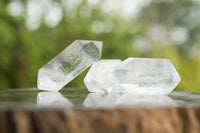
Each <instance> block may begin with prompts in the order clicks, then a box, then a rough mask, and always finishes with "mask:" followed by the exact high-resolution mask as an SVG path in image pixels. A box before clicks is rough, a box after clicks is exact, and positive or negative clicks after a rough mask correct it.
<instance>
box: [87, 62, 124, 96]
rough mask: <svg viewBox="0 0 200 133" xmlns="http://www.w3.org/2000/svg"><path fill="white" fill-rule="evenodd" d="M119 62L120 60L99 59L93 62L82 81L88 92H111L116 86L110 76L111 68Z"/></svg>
mask: <svg viewBox="0 0 200 133" xmlns="http://www.w3.org/2000/svg"><path fill="white" fill-rule="evenodd" d="M120 63H121V60H116V59H113V60H100V61H97V62H95V63H94V64H93V65H92V67H91V68H90V70H89V71H88V73H87V75H86V76H85V79H84V83H85V85H86V86H87V89H88V90H89V91H90V92H108V93H109V92H112V91H113V90H114V91H116V90H117V86H116V84H115V83H113V80H112V78H111V75H110V74H111V71H112V70H113V68H114V67H115V66H117V65H119V64H120Z"/></svg>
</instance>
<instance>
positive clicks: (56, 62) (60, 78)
mask: <svg viewBox="0 0 200 133" xmlns="http://www.w3.org/2000/svg"><path fill="white" fill-rule="evenodd" d="M102 45H103V43H102V42H101V41H88V40H76V41H74V42H73V43H72V44H71V45H69V46H68V47H67V48H65V49H64V50H63V51H62V52H61V53H59V54H58V55H57V56H56V57H55V58H53V59H52V60H51V61H49V62H48V63H47V64H46V65H44V66H43V67H42V68H40V70H39V72H38V81H37V84H38V88H39V89H41V90H50V91H58V90H60V89H61V88H62V87H64V86H65V85H66V84H67V83H69V82H70V81H71V80H73V79H74V78H75V77H76V76H78V75H79V74H80V73H81V72H83V71H84V70H85V69H87V68H88V67H89V66H90V65H91V64H93V63H94V62H95V61H97V60H98V59H100V57H101V51H102Z"/></svg>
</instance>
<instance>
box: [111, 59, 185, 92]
mask: <svg viewBox="0 0 200 133" xmlns="http://www.w3.org/2000/svg"><path fill="white" fill-rule="evenodd" d="M111 73H112V75H113V80H114V83H116V84H117V85H119V87H120V89H121V90H122V91H125V92H126V93H129V94H141V95H162V94H168V93H170V92H171V91H172V90H173V89H174V88H175V87H176V86H177V85H178V83H179V82H180V80H181V78H180V76H179V74H178V72H177V71H176V69H175V68H174V66H173V65H172V63H171V62H170V60H168V59H156V58H128V59H126V60H125V61H123V62H122V63H121V64H120V65H118V66H117V67H115V69H114V70H113V71H112V72H111Z"/></svg>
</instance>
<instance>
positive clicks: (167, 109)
mask: <svg viewBox="0 0 200 133" xmlns="http://www.w3.org/2000/svg"><path fill="white" fill-rule="evenodd" d="M70 91H71V92H70V93H71V95H68V94H69V92H67V93H66V92H64V93H63V94H64V95H62V96H63V97H64V99H62V98H61V99H60V100H58V101H56V104H58V103H60V102H61V103H63V105H64V106H63V107H62V104H61V105H59V106H53V105H55V101H53V102H50V104H49V102H48V106H47V104H44V105H45V106H41V104H40V106H37V103H38V93H39V92H38V91H37V90H34V89H33V90H15V91H11V90H8V91H3V92H0V98H1V102H0V133H199V132H200V108H199V101H200V100H199V99H200V98H199V94H189V93H188V94H187V93H177V92H176V93H173V94H171V96H170V98H171V99H172V101H173V104H172V105H171V104H170V105H169V104H166V106H165V102H163V101H162V102H163V103H160V102H159V101H158V103H159V104H155V100H153V103H152V101H151V100H150V99H148V100H150V101H149V102H148V104H150V105H151V106H146V105H147V103H146V101H145V102H144V99H142V102H140V101H139V100H138V99H136V100H137V104H136V103H135V102H134V101H132V102H131V101H130V103H129V104H127V105H126V104H125V103H126V102H124V104H123V105H122V102H120V105H119V104H118V105H117V106H112V105H110V107H109V106H107V105H106V106H103V104H101V106H99V107H98V106H95V107H92V105H91V106H90V107H85V106H86V105H85V104H84V103H85V102H84V101H86V99H87V98H88V94H87V93H86V92H85V91H82V90H81V91H78V93H77V92H74V91H72V90H70ZM34 92H37V93H35V94H36V95H35V94H34ZM72 92H73V93H72ZM79 93H81V94H79ZM40 94H41V93H40ZM43 94H45V93H43ZM48 94H49V93H48ZM61 94H62V93H61ZM83 94H86V96H83ZM12 95H13V96H12ZM66 95H68V96H67V97H68V98H67V97H66ZM11 97H12V98H13V97H15V98H13V99H12V98H11ZM69 97H70V98H69ZM76 97H77V99H76ZM27 98H29V99H28V100H27ZM34 98H35V99H34ZM79 98H81V99H82V100H80V99H79ZM120 98H121V97H120ZM145 98H146V97H145ZM10 99H11V100H10ZM51 99H52V98H51ZM65 99H67V101H66V100H65ZM69 99H70V100H69ZM78 99H79V100H78ZM103 99H106V97H103ZM129 99H130V98H129ZM20 100H21V101H20ZM40 100H41V99H40ZM43 100H44V99H43ZM62 100H64V101H62ZM87 100H91V99H87ZM100 100H102V99H100ZM123 101H124V100H123ZM40 102H41V101H40ZM90 102H91V101H90ZM97 102H101V101H97ZM104 102H105V101H104ZM106 102H107V103H109V102H110V101H109V100H108V101H106ZM138 102H139V104H138ZM170 102H171V101H170ZM69 103H70V104H69ZM71 103H72V104H71ZM110 103H111V104H112V102H110ZM131 103H133V104H132V105H131ZM142 103H145V104H144V105H142ZM14 104H15V105H14ZM161 104H163V106H161ZM30 105H31V106H30ZM87 105H88V104H87ZM96 105H98V103H97V104H96ZM115 105H116V104H115ZM139 105H141V106H139Z"/></svg>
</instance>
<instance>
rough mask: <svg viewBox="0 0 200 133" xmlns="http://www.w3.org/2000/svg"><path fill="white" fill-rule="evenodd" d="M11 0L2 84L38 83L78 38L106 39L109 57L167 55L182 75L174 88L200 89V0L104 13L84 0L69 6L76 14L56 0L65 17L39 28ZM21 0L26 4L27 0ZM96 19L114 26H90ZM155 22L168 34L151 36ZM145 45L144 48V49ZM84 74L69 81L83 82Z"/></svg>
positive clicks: (4, 17)
mask: <svg viewBox="0 0 200 133" xmlns="http://www.w3.org/2000/svg"><path fill="white" fill-rule="evenodd" d="M10 2H11V1H4V0H2V1H0V89H8V88H29V87H36V81H37V72H38V69H39V68H40V67H42V66H43V65H44V64H45V63H47V62H48V61H49V60H50V59H51V58H53V57H54V56H55V55H57V54H58V53H59V52H60V51H62V50H63V49H64V48H65V47H67V46H68V45H69V44H70V43H71V42H73V41H74V40H76V39H82V40H84V39H85V40H102V41H103V43H104V48H103V54H102V58H106V59H122V60H124V59H126V58H128V57H148V58H169V59H170V60H171V62H172V63H173V64H174V66H175V67H176V68H177V70H178V72H179V74H180V76H181V78H182V81H181V83H180V84H179V85H178V87H177V88H176V90H181V91H189V92H200V87H199V86H200V71H199V69H200V50H199V49H200V48H199V47H200V39H199V38H200V34H199V33H200V23H198V20H199V19H198V15H197V16H195V14H193V12H196V11H199V9H198V8H200V2H198V1H197V0H196V1H195V0H174V1H171V2H169V1H164V0H155V1H153V0H152V1H151V2H150V3H149V4H148V5H146V6H143V7H142V8H141V9H140V11H139V13H138V15H137V16H136V17H130V16H120V15H113V14H114V13H113V14H112V13H105V12H103V11H102V10H101V8H100V6H98V4H97V5H96V6H95V7H92V6H91V5H89V4H88V2H87V1H86V0H82V1H81V3H80V4H79V5H78V6H77V8H76V10H74V11H73V12H70V13H73V15H74V16H75V17H73V18H70V13H68V14H66V13H67V11H68V10H67V8H65V7H63V6H62V2H61V1H55V2H57V3H59V4H60V5H61V7H62V12H63V18H62V19H61V21H60V22H59V24H58V25H57V26H56V27H53V28H51V27H48V26H47V25H46V24H45V22H44V18H41V24H40V27H39V28H38V29H36V30H29V29H28V28H27V27H26V26H25V22H26V17H25V16H26V10H25V11H24V14H25V15H22V16H12V15H10V14H9V13H8V10H7V7H8V4H9V3H10ZM21 2H22V3H23V4H24V5H26V3H27V1H21ZM101 2H103V0H102V1H99V5H100V4H101ZM113 4H115V3H113ZM82 7H86V8H90V10H91V15H90V16H89V17H87V18H84V17H82V16H81V15H80V12H81V9H82ZM119 10H120V9H119ZM192 11H193V12H192ZM191 16H192V17H191ZM186 18H188V19H186ZM94 21H101V22H105V21H109V22H111V24H112V30H110V31H109V32H101V33H95V32H94V31H93V30H92V28H91V25H92V24H93V22H94ZM193 22H196V23H195V24H193ZM199 22H200V21H199ZM155 25H158V27H161V29H162V28H164V29H165V31H166V33H167V35H166V36H165V37H164V38H162V36H161V37H160V36H159V35H157V36H158V37H157V38H156V39H155V38H154V37H153V34H154V33H153V32H154V31H151V29H152V27H155ZM176 27H184V28H185V29H187V32H188V38H187V39H186V40H185V41H184V42H182V43H181V44H179V45H177V44H176V42H173V41H172V40H170V37H169V33H170V31H173V29H175V28H176ZM97 28H98V27H97ZM158 29H159V28H158ZM160 34H161V35H162V33H160ZM154 36H155V35H154ZM140 38H145V39H146V40H147V41H148V44H150V48H149V47H147V46H139V45H138V44H137V40H138V39H140ZM145 39H143V41H144V40H145ZM138 47H139V48H138ZM141 47H144V49H146V50H141V49H140V48H141ZM145 47H147V48H148V49H147V48H145ZM85 74H86V72H84V73H83V74H81V75H80V76H79V77H77V78H76V79H74V80H73V81H72V82H71V83H70V84H69V85H68V86H73V87H83V86H84V83H83V78H84V76H85Z"/></svg>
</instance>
